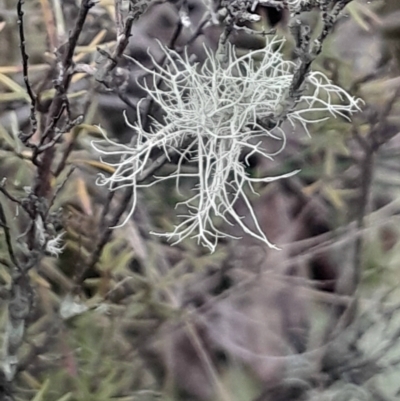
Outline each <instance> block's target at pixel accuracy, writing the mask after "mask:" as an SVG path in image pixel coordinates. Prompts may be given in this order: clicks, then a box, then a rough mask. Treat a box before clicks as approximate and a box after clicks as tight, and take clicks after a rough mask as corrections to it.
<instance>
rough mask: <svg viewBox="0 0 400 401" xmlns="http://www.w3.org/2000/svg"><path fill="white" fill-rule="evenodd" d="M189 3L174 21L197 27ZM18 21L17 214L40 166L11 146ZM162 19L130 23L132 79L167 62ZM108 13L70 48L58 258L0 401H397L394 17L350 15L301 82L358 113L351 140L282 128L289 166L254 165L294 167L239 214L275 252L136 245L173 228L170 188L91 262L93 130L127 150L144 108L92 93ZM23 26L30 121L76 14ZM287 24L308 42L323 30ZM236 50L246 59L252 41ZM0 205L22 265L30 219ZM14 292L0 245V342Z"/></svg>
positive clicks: (4, 144)
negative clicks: (321, 81)
mask: <svg viewBox="0 0 400 401" xmlns="http://www.w3.org/2000/svg"><path fill="white" fill-rule="evenodd" d="M199 2H200V3H201V1H194V0H193V1H188V2H187V7H188V10H189V16H190V17H191V18H192V20H193V21H199V19H198V16H197V14H196V13H197V12H200V11H199V9H200V10H201V7H200V6H199V5H198V3H199ZM16 3H17V2H16V0H0V179H1V180H3V179H4V178H6V185H7V190H8V192H9V193H11V194H12V195H13V196H14V197H15V198H17V199H24V198H26V197H27V196H28V193H29V189H28V188H29V187H31V186H32V185H33V183H34V181H35V175H36V166H35V165H34V164H33V163H32V161H31V159H32V152H33V150H32V149H31V148H29V147H28V146H25V145H24V144H23V143H22V142H21V141H20V139H19V133H20V132H29V130H30V125H29V124H30V109H29V97H28V96H27V93H26V89H25V86H24V81H23V74H22V63H21V56H20V50H19V45H20V40H19V35H18V15H17V11H16ZM171 3H173V2H171ZM171 3H168V2H164V3H163V2H160V3H154V4H153V3H152V4H151V5H149V7H148V10H147V12H146V13H145V14H143V15H142V16H141V17H140V18H139V19H138V20H137V21H134V23H133V33H134V34H133V36H132V37H131V38H130V45H129V46H128V47H127V49H126V53H127V54H130V55H131V56H132V57H136V58H137V59H139V60H140V61H141V62H143V63H145V62H146V60H147V58H146V57H147V49H148V48H149V47H150V48H151V46H154V43H156V40H157V39H159V40H161V41H163V42H164V43H166V44H168V43H169V41H170V38H171V36H173V34H172V33H171V32H173V30H174V28H175V25H174V24H176V21H177V20H179V17H178V16H177V15H178V14H177V9H176V5H175V4H171ZM123 4H124V2H123ZM114 6H115V4H114V1H113V0H100V1H98V2H97V3H96V5H95V6H94V7H93V8H92V9H91V10H90V12H89V15H88V17H87V20H86V22H85V25H84V29H83V31H82V34H81V37H80V40H79V43H78V46H77V47H76V49H75V54H74V62H75V63H76V64H79V63H82V64H84V65H86V67H85V68H86V69H82V71H81V72H80V73H77V74H75V75H74V76H73V78H72V82H71V86H70V90H69V92H68V99H69V103H70V107H71V114H72V116H73V117H74V118H76V117H77V116H78V115H82V116H83V120H82V121H80V123H79V124H78V125H76V126H74V127H73V128H71V130H70V131H68V132H66V133H65V134H63V136H62V139H61V140H60V141H59V142H58V143H57V144H56V146H55V149H56V151H55V157H54V163H53V175H52V179H51V186H52V193H53V194H54V193H56V194H57V196H56V197H55V199H54V202H53V204H52V207H51V212H52V220H51V224H52V229H53V230H54V232H57V233H60V232H62V231H63V230H64V231H65V234H64V235H63V237H62V238H63V244H64V248H63V252H62V254H61V255H60V256H59V257H56V256H52V255H46V256H45V257H44V258H42V259H41V261H40V264H39V265H38V266H36V267H35V268H33V269H31V270H30V271H29V277H30V281H31V285H32V288H33V301H32V302H33V307H32V310H31V312H30V314H29V318H28V319H27V321H26V325H25V326H26V334H25V338H24V341H23V343H22V344H21V346H20V348H19V350H18V368H17V369H18V374H17V376H16V378H15V380H13V383H11V384H10V383H8V382H7V380H5V378H4V377H3V375H0V400H3V399H4V400H7V399H13V398H14V399H15V400H21V401H22V400H23V401H25V400H32V401H68V400H73V401H91V400H93V401H94V400H96V401H103V400H104V401H106V400H120V401H123V400H124V401H128V400H143V401H144V400H156V399H157V400H168V401H183V400H185V401H186V400H221V401H228V400H229V401H236V400H237V401H247V400H249V401H250V400H254V401H269V400H271V401H277V400H278V401H279V400H282V401H289V400H308V399H310V400H311V399H315V400H325V399H326V400H328V399H329V400H343V401H347V400H353V399H354V400H356V399H357V400H395V399H398V397H399V394H400V393H399V385H398V380H396V377H397V376H398V374H399V368H398V363H399V362H400V359H399V357H400V344H399V341H398V337H399V335H398V333H399V331H398V330H399V327H400V325H399V323H400V321H399V319H400V316H399V313H398V310H399V306H398V305H399V301H400V299H399V294H398V291H397V286H398V282H399V278H400V277H399V276H400V270H399V267H400V266H399V263H400V241H399V234H400V228H399V212H400V191H399V190H400V157H399V156H400V141H399V138H400V137H399V136H398V135H397V133H398V132H399V127H400V119H399V115H400V102H399V96H398V94H399V93H400V92H399V89H400V70H399V68H400V3H399V2H398V1H397V0H393V1H391V0H386V1H368V2H367V1H362V0H354V1H352V2H351V3H350V4H349V5H348V6H347V7H346V9H345V10H344V12H343V13H342V15H341V17H340V18H339V20H338V23H337V24H336V26H335V29H334V30H333V32H332V33H331V35H330V36H329V37H328V39H327V40H326V41H325V43H324V47H323V52H322V54H321V55H320V56H319V57H318V58H317V60H316V61H315V62H314V63H313V68H314V69H317V70H321V71H323V72H325V73H326V74H327V75H328V76H329V78H330V79H331V80H332V81H333V82H334V83H335V84H337V85H339V86H341V87H343V88H345V89H346V90H348V91H349V92H350V93H351V94H352V95H354V96H358V97H361V98H362V99H363V100H364V101H365V106H364V107H363V111H362V112H361V113H360V114H359V115H356V116H355V117H354V119H353V121H352V122H351V123H349V122H348V121H346V120H344V119H342V120H341V119H334V118H331V119H328V120H326V121H323V122H321V123H319V124H318V125H314V126H313V127H312V129H311V137H309V136H307V135H306V133H304V132H303V131H302V130H301V129H300V128H299V127H292V126H290V125H289V124H287V125H286V124H284V125H283V128H284V129H285V130H286V132H287V134H288V135H287V136H288V145H287V148H286V150H285V151H284V152H283V153H281V154H279V155H278V156H277V157H276V159H275V160H274V161H271V162H268V163H266V162H263V161H260V160H257V159H254V160H253V159H252V160H251V163H250V166H249V173H250V174H254V175H255V176H262V175H264V174H268V175H271V174H278V173H282V172H286V171H288V170H290V169H296V168H301V172H300V174H299V175H297V176H296V177H292V178H290V179H287V180H282V181H280V182H276V183H272V184H269V185H263V186H260V187H259V188H257V190H258V191H259V195H254V196H253V197H252V201H253V204H254V208H255V210H256V213H257V215H258V216H259V218H260V225H261V227H262V229H263V230H264V232H265V233H266V234H267V236H268V238H271V239H272V240H273V241H274V242H275V243H277V244H278V245H279V246H280V247H281V248H282V250H281V251H271V250H269V249H265V247H264V246H263V245H260V244H258V243H257V242H255V241H254V240H253V239H252V238H250V237H247V236H246V235H243V234H242V233H241V232H237V231H236V230H235V228H232V235H236V236H239V237H241V239H240V240H237V241H230V240H229V241H228V240H224V241H221V243H220V245H219V246H218V248H217V251H216V252H215V253H213V254H209V253H207V252H206V251H205V250H204V249H203V248H201V247H199V246H198V245H197V244H196V243H195V242H194V241H191V240H185V241H183V242H182V243H180V244H179V245H176V246H171V245H170V244H169V243H167V242H164V241H162V240H160V239H159V238H158V237H154V236H152V235H150V234H149V232H150V231H165V230H170V229H171V227H173V224H174V223H175V222H176V219H177V218H176V217H175V216H176V211H175V210H174V205H175V203H176V202H177V201H179V199H181V197H182V196H183V195H181V194H179V193H177V191H176V189H175V187H174V185H172V184H169V183H166V184H165V185H164V186H163V187H157V188H156V187H150V188H148V189H146V190H144V191H143V193H142V194H141V198H140V199H139V203H138V208H137V210H136V212H135V214H134V216H133V218H132V219H130V220H129V221H128V222H127V224H126V225H124V226H123V227H119V228H116V229H114V230H112V232H111V234H110V236H109V237H107V238H106V241H105V245H104V247H103V248H99V243H100V242H101V240H102V238H104V233H105V231H106V229H107V227H108V225H109V224H110V219H107V218H104V205H106V204H107V202H109V203H110V207H109V210H110V212H111V213H112V212H113V211H114V210H116V209H118V206H119V205H120V204H121V203H122V202H123V201H124V200H123V195H122V194H121V193H116V194H115V196H114V197H113V198H112V199H111V198H110V195H109V194H108V191H107V189H106V188H103V187H98V186H97V185H96V178H97V176H98V173H103V174H110V173H112V167H110V166H109V165H107V164H104V163H103V162H102V161H101V160H100V159H99V155H98V154H96V152H95V151H94V150H93V148H92V147H91V142H92V141H93V140H97V139H101V138H102V134H101V132H100V130H99V128H98V124H100V125H101V126H102V127H104V129H105V130H106V131H107V133H108V135H110V136H111V137H113V138H114V139H115V140H116V141H122V142H128V141H129V140H130V137H131V136H132V132H131V130H130V129H129V128H128V127H126V125H125V123H124V118H123V111H124V110H126V112H127V114H128V116H129V118H130V119H134V118H135V116H136V105H137V102H138V100H139V99H140V98H141V97H143V93H142V92H140V91H139V89H138V88H137V86H135V84H134V83H132V82H133V81H134V79H133V78H132V77H131V75H130V74H131V71H130V70H129V67H127V66H126V64H124V62H123V61H119V64H118V67H117V68H116V69H115V70H114V71H113V72H112V74H111V78H110V81H109V82H108V84H109V85H108V89H107V88H105V86H104V85H101V84H99V82H97V81H96V79H95V77H93V73H92V71H94V70H95V69H96V68H98V66H100V65H102V63H104V62H105V59H104V57H105V56H104V52H103V53H102V52H101V51H100V52H99V50H98V49H99V48H100V49H103V50H106V51H112V49H113V46H115V38H116V24H115V8H114ZM203 6H204V4H203ZM23 7H24V11H25V16H24V22H25V34H26V50H27V53H28V55H29V78H30V81H31V84H32V87H33V88H34V89H35V92H36V93H37V94H40V101H41V106H43V110H39V111H38V116H39V117H38V118H39V120H40V119H41V118H43V116H44V115H46V107H47V108H48V105H49V103H50V102H51V101H52V99H53V97H54V94H55V90H54V82H53V80H54V79H55V75H54V74H55V72H54V71H55V67H54V66H55V64H56V62H57V58H56V55H55V52H54V50H55V49H56V48H58V47H59V46H60V45H62V44H63V43H64V42H65V41H66V39H67V37H68V32H69V31H70V30H71V29H72V27H73V25H74V21H75V19H76V18H77V10H78V7H79V2H78V1H75V0H29V1H26V2H25V4H24V6H23ZM157 7H158V8H157ZM174 13H175V14H174ZM299 18H301V21H302V24H304V25H309V26H310V28H311V34H312V35H313V37H314V36H316V35H317V33H318V32H319V30H320V29H321V26H320V25H321V23H320V13H319V11H316V10H312V11H309V12H304V13H302V14H301V15H300V16H299ZM267 23H268V19H265V20H263V21H261V22H260V23H259V24H258V25H257V27H256V28H257V29H259V28H260V27H261V28H262V27H263V24H267ZM214 34H215V32H211V31H210V32H209V36H208V37H206V39H207V40H209V41H211V40H212V35H214ZM277 34H278V35H282V36H287V38H288V43H289V45H288V49H285V51H286V52H287V57H293V58H294V57H295V54H294V52H293V51H292V49H291V48H290V43H291V42H290V40H291V39H290V30H289V29H286V28H285V27H278V31H277ZM182 35H183V34H182ZM210 38H211V39H210ZM184 39H185V38H180V39H178V42H179V40H181V42H179V43H181V44H180V46H183V45H184V43H185V40H184ZM242 39H243V40H242ZM207 40H206V42H207ZM236 40H237V43H238V46H239V47H241V49H240V51H248V50H249V49H251V48H253V47H257V46H260V44H259V41H260V40H261V39H259V38H257V37H254V39H249V38H248V37H246V38H244V37H241V38H239V39H237V38H236ZM253 40H254V41H258V42H257V43H255V42H252V41H253ZM154 51H155V50H154ZM192 51H193V52H194V53H195V54H196V51H198V50H196V48H195V47H193V49H192ZM140 57H142V59H140ZM199 57H200V56H199ZM127 98H128V99H129V101H126V99H127ZM156 112H157V111H155V114H156ZM33 139H35V138H33ZM266 145H267V146H269V144H268V143H267V144H266ZM173 163H174V160H172V161H171V162H170V163H167V164H165V165H164V166H163V167H162V169H163V170H162V172H163V173H164V174H168V172H169V171H171V169H172V165H173ZM3 184H4V182H3ZM186 190H187V191H188V192H189V191H190V183H188V186H187V188H186ZM0 202H1V205H2V209H3V212H4V216H5V220H6V222H7V226H8V227H9V230H10V233H11V238H12V242H13V246H14V249H15V250H16V252H17V253H18V252H21V253H24V252H25V257H26V258H29V257H30V255H29V252H28V253H27V254H26V249H25V248H24V246H23V243H24V241H25V236H24V235H25V234H24V232H25V230H26V229H27V226H28V223H27V217H26V216H25V215H24V213H23V211H22V210H21V207H20V205H18V204H16V203H15V202H13V201H12V200H10V199H9V198H8V197H7V196H5V195H4V194H3V193H1V194H0ZM241 207H242V205H240V202H238V210H240V208H241ZM244 218H245V219H246V218H248V216H245V217H244ZM3 222H4V221H3ZM361 238H362V239H363V241H361ZM99 249H100V250H101V252H100V254H99V255H97V254H96V252H97V251H98V250H99ZM96 255H97V256H98V257H97V256H96ZM12 280H13V275H12V263H11V261H10V257H9V254H8V247H7V243H6V235H5V234H4V232H3V231H2V232H1V233H0V286H1V287H0V302H1V304H0V334H1V337H0V338H2V337H4V336H5V333H6V331H7V322H8V309H7V306H8V301H9V299H8V295H7V294H8V289H9V288H10V287H11V285H12ZM3 351H4V350H3ZM3 354H4V352H3ZM4 358H5V357H4V355H3V356H1V357H0V362H1V361H2V360H4ZM0 365H1V364H0ZM2 397H3V398H2ZM7 397H9V398H7ZM11 397H13V398H11Z"/></svg>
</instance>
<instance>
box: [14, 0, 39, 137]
mask: <svg viewBox="0 0 400 401" xmlns="http://www.w3.org/2000/svg"><path fill="white" fill-rule="evenodd" d="M23 4H24V0H18V3H17V14H18V26H19V43H20V49H21V59H22V73H23V77H24V82H25V87H26V91H27V92H28V96H29V98H30V100H31V106H30V122H31V132H30V134H29V135H27V136H24V137H23V138H24V141H28V140H29V139H30V138H31V137H32V136H33V135H34V134H35V132H36V130H37V118H36V95H35V93H34V92H33V90H32V87H31V84H30V82H29V76H28V60H29V56H28V54H27V53H26V49H25V32H24V11H23V9H22V6H23Z"/></svg>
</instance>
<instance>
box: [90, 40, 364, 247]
mask: <svg viewBox="0 0 400 401" xmlns="http://www.w3.org/2000/svg"><path fill="white" fill-rule="evenodd" d="M282 43H283V41H282V40H277V39H272V40H269V41H267V44H266V47H265V48H263V49H261V50H257V51H253V52H250V53H248V54H246V55H244V56H241V57H237V56H236V53H235V49H234V48H233V47H232V46H231V45H228V46H227V57H226V58H225V61H226V60H227V63H226V64H225V63H224V62H223V61H221V60H220V58H218V56H215V55H214V54H212V53H211V52H209V51H207V53H208V59H207V61H206V62H205V63H204V64H203V65H202V66H200V65H198V64H193V63H191V62H190V60H189V57H188V55H185V56H180V55H179V54H177V53H176V52H174V51H172V50H168V49H164V52H165V56H166V60H167V64H166V66H163V65H158V64H157V63H156V60H153V63H154V65H155V66H156V68H155V70H151V69H148V68H146V67H144V66H141V68H143V70H144V71H145V72H146V73H147V74H149V75H150V76H151V77H152V78H153V82H152V86H144V88H145V90H146V91H147V92H148V93H149V95H150V96H151V98H152V99H153V101H154V102H156V103H157V104H158V105H159V106H160V108H161V109H162V110H163V112H164V123H163V124H161V123H160V122H154V124H153V127H152V128H151V129H150V130H146V129H145V127H144V125H143V124H142V122H141V119H140V115H139V116H138V123H137V124H135V125H134V126H133V125H130V126H131V127H132V129H133V130H134V131H135V132H136V135H137V140H136V142H135V144H134V145H132V146H127V145H120V144H116V143H114V142H112V141H110V140H108V141H109V142H110V143H111V144H112V145H113V148H114V149H113V150H110V149H106V148H105V149H100V148H99V147H98V146H97V145H96V144H94V146H95V148H96V149H97V150H98V151H99V152H100V153H101V154H103V155H105V156H108V155H114V156H115V155H119V156H121V161H120V162H119V163H114V164H113V166H114V167H115V172H114V174H112V175H111V176H110V177H105V176H102V177H101V178H100V180H99V181H98V183H99V184H102V185H110V188H112V189H113V190H115V189H118V188H121V187H126V186H131V187H132V191H133V195H134V196H133V205H132V208H131V212H130V215H131V214H132V213H133V211H134V209H135V205H136V195H137V190H138V189H139V188H141V187H145V186H149V185H154V184H155V183H157V182H161V181H164V180H167V179H173V180H175V181H176V187H177V189H178V191H179V187H180V182H181V180H182V179H191V180H194V187H193V193H194V195H193V196H192V197H190V198H188V199H185V200H183V201H182V202H180V203H179V205H181V206H184V207H185V208H186V210H187V213H186V214H184V215H181V216H179V217H180V219H181V223H180V224H178V225H176V226H175V229H174V230H173V232H171V233H161V234H160V233H157V235H163V236H165V237H167V238H168V239H174V240H175V242H179V241H181V240H182V239H184V238H186V237H195V238H197V239H198V241H199V243H201V244H202V245H204V246H206V247H208V248H209V249H210V250H211V251H214V250H215V247H216V245H217V242H218V238H221V237H229V236H230V235H229V234H228V233H226V232H224V231H221V230H219V229H218V228H217V227H216V226H215V225H214V220H215V217H218V218H220V219H222V220H224V221H225V222H227V223H229V224H238V225H239V226H240V227H241V228H242V229H243V231H244V232H246V233H247V234H250V235H252V236H253V237H255V238H257V239H259V240H260V241H263V242H264V243H265V244H267V245H268V246H270V247H274V248H275V246H274V245H273V244H271V243H270V242H269V241H268V239H267V237H266V236H265V234H264V233H263V232H262V230H261V228H260V226H259V225H258V222H257V217H256V216H255V214H254V211H253V209H252V206H251V203H250V200H249V199H248V197H247V195H246V191H245V188H246V186H247V187H249V188H250V190H253V188H252V184H254V183H256V182H270V181H274V180H277V179H280V178H284V177H288V176H291V175H293V174H295V173H296V171H294V172H289V173H287V174H283V175H281V176H277V177H262V178H251V177H250V176H249V175H248V173H247V172H246V170H245V167H244V165H243V163H242V162H241V161H240V157H241V155H242V154H243V152H245V153H246V154H249V155H258V156H259V157H263V158H268V159H272V157H273V156H274V155H275V154H276V153H275V154H271V153H269V152H268V151H267V150H266V149H264V147H263V142H262V139H263V138H265V137H272V138H274V139H276V140H277V141H279V142H280V144H281V147H280V150H282V149H283V148H284V146H285V143H286V141H285V133H284V131H283V130H282V129H281V128H279V127H276V128H275V129H273V130H268V129H266V127H265V124H262V126H261V125H260V120H262V119H271V120H273V121H276V120H279V121H282V120H283V119H288V120H289V121H290V122H291V123H292V124H295V123H296V122H297V123H300V124H302V125H303V127H304V128H305V129H306V130H307V127H308V125H309V124H310V123H313V122H316V121H320V120H321V119H324V118H327V117H323V118H322V117H321V118H318V119H315V118H314V119H313V118H312V115H311V113H314V112H315V111H318V112H328V113H330V114H331V115H333V116H341V117H345V118H349V117H348V116H349V115H351V114H352V113H353V112H355V111H357V110H358V109H359V106H358V101H357V99H354V98H353V97H351V96H350V95H349V94H347V93H346V92H345V91H344V90H342V89H341V88H339V87H337V86H335V85H333V84H331V83H330V81H329V80H328V79H327V78H326V77H325V76H324V75H323V74H321V73H319V72H318V73H316V72H314V73H310V75H309V77H308V78H307V79H306V81H307V83H308V85H309V86H310V87H311V88H312V90H311V91H310V90H308V92H307V93H308V94H305V95H303V96H301V98H300V101H299V102H295V105H296V107H295V108H294V107H292V106H291V108H290V109H286V110H285V105H287V104H291V103H290V102H289V101H288V100H289V99H288V96H289V93H290V90H289V89H290V85H291V84H292V80H293V75H294V70H295V64H294V63H293V62H291V61H286V60H284V59H283V57H282V54H281V52H280V47H281V45H282ZM255 60H258V61H257V62H256V61H255ZM336 99H339V100H341V101H342V103H338V104H335V103H334V101H335V100H336ZM292 103H293V102H292ZM127 123H128V124H129V122H127ZM155 148H157V149H161V150H163V151H164V153H165V154H166V156H167V157H169V156H170V154H171V153H175V154H178V155H179V159H178V162H177V165H176V169H175V171H174V173H172V174H170V175H168V176H157V177H154V180H153V181H152V182H151V183H147V184H143V183H141V182H139V181H140V180H139V177H140V176H141V174H142V173H143V171H144V170H145V169H146V167H148V165H149V164H151V162H152V161H151V157H150V154H151V152H152V151H153V149H155ZM278 153H279V152H278ZM184 162H185V163H186V164H187V163H189V164H192V165H195V167H196V169H195V172H193V173H188V172H183V169H182V165H183V163H184ZM238 198H241V199H242V201H243V202H244V204H245V205H246V207H247V209H248V214H249V215H250V216H251V220H252V225H253V226H254V227H255V229H254V230H251V229H250V228H249V227H248V226H246V225H245V224H244V222H243V217H242V216H239V215H238V214H237V213H236V211H235V202H236V201H237V199H238ZM128 218H129V216H128Z"/></svg>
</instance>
